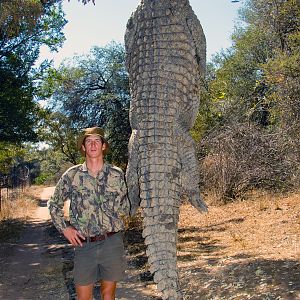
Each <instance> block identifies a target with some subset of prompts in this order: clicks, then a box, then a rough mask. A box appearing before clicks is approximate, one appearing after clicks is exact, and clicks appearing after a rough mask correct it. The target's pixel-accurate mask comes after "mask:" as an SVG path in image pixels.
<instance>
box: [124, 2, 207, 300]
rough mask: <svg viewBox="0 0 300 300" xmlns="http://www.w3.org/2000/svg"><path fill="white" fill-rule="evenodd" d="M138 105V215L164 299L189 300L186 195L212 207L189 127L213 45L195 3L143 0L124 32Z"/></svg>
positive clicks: (131, 184) (133, 190)
mask: <svg viewBox="0 0 300 300" xmlns="http://www.w3.org/2000/svg"><path fill="white" fill-rule="evenodd" d="M125 47H126V65H127V69H128V72H129V80H130V89H131V96H132V102H131V107H130V122H131V127H132V135H131V138H130V142H129V162H128V167H127V171H126V179H127V184H128V191H129V198H130V200H131V203H132V213H134V212H135V210H136V209H137V207H138V206H139V205H140V206H141V207H142V208H143V209H142V214H143V221H144V229H143V236H144V238H145V243H146V245H147V250H146V251H147V255H148V258H149V259H148V261H149V265H150V271H151V272H152V273H153V274H154V281H155V282H156V283H157V287H158V289H159V290H160V291H161V292H162V297H163V299H182V298H183V296H182V293H181V291H180V287H179V280H178V270H177V256H176V245H177V228H178V219H179V206H180V201H181V197H182V196H183V195H186V196H187V197H188V199H189V201H190V202H191V204H193V205H194V206H195V207H196V208H198V209H199V210H200V211H206V210H207V207H206V205H205V203H204V202H203V201H202V199H201V198H200V192H199V186H198V180H199V174H198V165H199V164H198V162H197V158H196V155H195V148H194V142H193V140H192V138H191V136H190V134H189V130H190V129H191V127H192V126H193V124H194V121H195V118H196V115H197V112H198V106H199V88H200V83H201V80H200V79H201V76H203V75H204V72H205V64H206V42H205V36H204V34H203V30H202V27H201V25H200V22H199V21H198V19H197V17H196V15H195V14H194V12H193V10H192V8H191V6H190V4H189V1H188V0H143V1H141V3H140V5H139V6H138V8H137V9H136V11H135V12H134V13H133V14H132V16H131V18H130V19H129V21H128V24H127V30H126V34H125Z"/></svg>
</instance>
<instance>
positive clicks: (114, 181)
mask: <svg viewBox="0 0 300 300" xmlns="http://www.w3.org/2000/svg"><path fill="white" fill-rule="evenodd" d="M77 146H78V149H79V150H80V152H81V153H82V154H83V155H84V156H85V162H84V163H83V164H79V165H76V166H73V167H71V168H70V169H69V170H67V171H66V172H65V173H64V174H63V175H62V177H61V178H60V180H59V182H58V183H57V185H56V188H55V191H54V194H53V197H52V198H51V199H50V200H49V204H48V206H49V210H50V214H51V217H52V220H53V223H54V225H55V226H56V228H57V229H58V230H59V231H60V232H61V233H62V234H63V235H64V236H65V237H66V239H67V240H68V241H69V242H70V243H71V244H72V245H73V246H74V247H75V258H74V282H75V286H76V293H77V297H78V300H87V299H88V300H90V299H92V298H93V297H92V294H93V287H94V284H95V282H97V281H100V284H101V288H100V291H101V296H102V299H103V300H112V299H115V291H116V284H117V281H119V280H120V279H122V278H123V276H124V272H125V260H124V246H123V237H122V233H121V231H122V230H123V229H124V225H123V222H122V219H121V215H122V214H124V215H128V214H129V210H130V205H129V201H128V198H127V189H126V185H125V182H124V174H123V172H122V170H121V169H119V168H117V167H114V166H112V165H110V164H107V163H106V162H105V161H104V156H105V154H106V152H107V151H108V149H109V145H108V143H107V141H106V140H105V138H104V132H103V130H102V129H101V128H99V127H93V128H86V129H85V130H84V131H83V133H82V134H81V135H80V136H79V138H78V141H77ZM67 200H69V201H70V208H69V218H70V221H69V224H68V223H67V222H66V221H65V219H64V213H63V206H64V202H65V201H67Z"/></svg>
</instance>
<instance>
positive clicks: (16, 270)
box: [0, 187, 159, 300]
mask: <svg viewBox="0 0 300 300" xmlns="http://www.w3.org/2000/svg"><path fill="white" fill-rule="evenodd" d="M53 190H54V188H53V187H48V188H45V189H44V190H43V191H42V193H41V195H40V198H41V200H40V203H39V207H38V208H37V209H36V211H35V212H34V213H33V214H32V216H31V218H30V220H29V222H28V223H27V224H26V227H25V230H24V231H23V233H22V236H21V238H20V240H19V241H18V243H17V244H15V245H7V250H9V252H10V253H5V254H4V257H5V259H4V260H3V259H2V261H3V263H2V264H1V269H2V271H1V277H2V278H0V279H1V280H0V299H2V300H32V299H45V300H60V299H61V300H62V299H66V300H67V299H69V300H72V299H76V296H75V291H74V284H73V278H72V268H73V249H72V247H70V246H69V245H67V244H66V241H65V240H64V239H63V238H62V237H61V236H60V235H59V234H58V232H57V231H56V229H55V228H53V225H52V224H51V221H50V216H49V213H48V209H47V200H48V199H49V198H50V196H51V195H52V193H53ZM129 268H130V267H129ZM134 269H135V268H132V269H131V271H129V273H128V274H127V278H126V280H125V281H124V282H122V283H120V284H119V288H118V290H117V299H118V300H129V299H138V300H149V299H159V298H158V297H156V296H155V291H154V286H152V287H151V285H150V286H148V288H146V285H145V284H143V283H142V282H137V278H138V274H137V273H136V272H135V271H134ZM94 297H95V299H99V287H97V286H96V288H95V291H94Z"/></svg>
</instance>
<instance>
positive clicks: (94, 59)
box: [40, 42, 130, 166]
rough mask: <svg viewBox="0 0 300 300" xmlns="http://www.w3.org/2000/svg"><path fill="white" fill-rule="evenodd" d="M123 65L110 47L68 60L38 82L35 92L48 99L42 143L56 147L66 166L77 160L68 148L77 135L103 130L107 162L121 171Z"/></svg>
mask: <svg viewBox="0 0 300 300" xmlns="http://www.w3.org/2000/svg"><path fill="white" fill-rule="evenodd" d="M124 60H125V50H124V47H123V46H122V45H121V44H117V43H114V42H113V43H111V44H109V45H107V46H106V47H103V48H100V47H93V48H92V49H91V51H90V53H89V54H88V55H84V56H77V57H74V58H73V59H70V60H69V61H66V62H64V63H63V64H62V65H61V66H60V67H59V69H58V70H49V72H48V76H47V77H46V78H45V79H44V84H43V85H42V86H41V87H40V93H41V95H42V96H43V97H44V96H45V95H47V96H48V97H49V96H52V97H51V99H49V109H50V111H51V112H52V113H51V117H50V119H51V120H52V121H51V122H52V125H50V127H49V128H51V129H50V130H49V132H48V138H47V141H48V143H49V144H51V145H52V146H53V147H54V149H58V148H59V147H60V146H59V145H61V147H60V151H61V152H62V153H63V154H64V155H65V156H66V157H67V159H68V161H70V162H72V163H74V162H75V161H76V162H78V161H79V158H80V157H79V156H78V150H77V149H75V144H74V141H75V138H76V135H77V134H78V132H79V131H80V130H81V129H82V128H85V127H92V126H99V127H103V128H104V129H105V132H106V138H107V139H108V141H109V143H110V146H111V151H110V152H109V154H108V156H107V160H109V161H111V162H113V163H115V164H117V165H120V166H125V164H126V162H127V144H128V140H129V136H130V125H129V119H128V115H129V113H128V111H129V101H130V95H129V84H128V75H127V72H126V70H125V63H124ZM49 124H50V123H49V122H48V123H47V125H49ZM72 143H73V145H72ZM67 148H68V151H66V150H65V149H67ZM72 149H73V150H72ZM67 152H68V153H67ZM71 152H72V153H73V154H72V155H71V154H70V153H71ZM75 153H77V155H76V154H75Z"/></svg>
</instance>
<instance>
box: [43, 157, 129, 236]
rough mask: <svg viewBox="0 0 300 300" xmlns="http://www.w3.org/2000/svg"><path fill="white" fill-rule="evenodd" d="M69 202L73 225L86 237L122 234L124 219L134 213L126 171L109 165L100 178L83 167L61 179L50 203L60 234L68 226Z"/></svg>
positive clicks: (78, 166) (100, 174)
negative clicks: (112, 233) (126, 181)
mask: <svg viewBox="0 0 300 300" xmlns="http://www.w3.org/2000/svg"><path fill="white" fill-rule="evenodd" d="M67 200H69V201H70V208H69V218H70V224H71V225H72V226H73V227H74V228H76V229H77V230H78V231H79V232H80V233H81V234H83V235H84V236H95V235H98V234H104V233H105V232H112V231H115V232H116V231H119V230H122V229H123V228H124V225H123V221H122V219H121V218H120V215H122V214H125V215H128V214H129V210H130V205H129V201H128V198H127V189H126V185H125V181H124V174H123V172H122V170H121V169H119V168H117V167H114V166H112V165H109V164H106V163H104V165H103V169H102V171H101V172H99V173H98V175H97V177H93V176H91V175H90V174H89V173H88V170H87V166H86V163H83V164H80V165H76V166H74V167H71V168H70V169H69V170H67V171H66V172H65V173H64V174H63V176H62V177H61V178H60V180H59V181H58V183H57V185H56V188H55V191H54V194H53V196H52V197H51V199H50V200H49V202H48V207H49V210H50V215H51V218H52V221H53V223H54V225H55V227H56V228H57V229H58V230H59V231H60V232H62V231H63V230H64V229H65V228H66V227H67V226H68V224H67V223H66V220H65V218H64V211H63V207H64V202H65V201H67Z"/></svg>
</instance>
